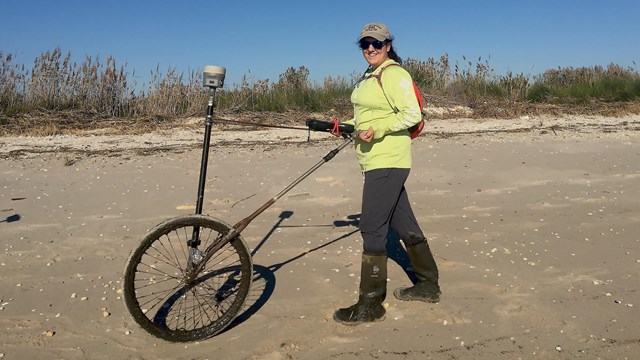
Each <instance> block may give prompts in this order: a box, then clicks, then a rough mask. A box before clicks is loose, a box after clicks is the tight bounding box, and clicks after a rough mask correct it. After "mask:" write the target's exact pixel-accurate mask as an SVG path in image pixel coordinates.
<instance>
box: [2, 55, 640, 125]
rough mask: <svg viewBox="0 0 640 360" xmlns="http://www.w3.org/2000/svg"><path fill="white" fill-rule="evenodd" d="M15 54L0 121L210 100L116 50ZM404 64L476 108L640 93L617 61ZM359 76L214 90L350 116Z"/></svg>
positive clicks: (249, 107) (279, 107) (168, 107)
mask: <svg viewBox="0 0 640 360" xmlns="http://www.w3.org/2000/svg"><path fill="white" fill-rule="evenodd" d="M13 58H14V57H13V56H12V55H11V54H3V52H2V51H1V50H0V127H2V126H6V125H8V124H10V122H11V121H12V118H13V117H15V116H20V115H24V114H29V113H33V112H38V111H53V112H60V111H73V112H76V113H77V112H84V113H86V114H100V115H102V116H104V117H109V118H111V119H113V118H122V119H125V118H126V119H139V118H147V119H149V118H151V119H154V120H156V121H163V120H168V119H175V118H178V117H185V116H195V115H201V114H202V111H203V110H202V109H203V104H206V101H207V97H208V95H207V93H206V91H205V89H204V88H203V87H202V74H201V72H200V71H199V70H194V71H190V72H189V73H188V74H184V73H178V72H177V71H175V70H174V69H168V70H167V71H166V72H162V71H161V70H160V68H159V67H157V68H156V70H155V71H153V72H152V74H151V81H150V82H149V84H147V85H145V86H142V88H141V87H140V86H138V84H136V83H135V82H132V81H131V79H132V78H134V76H135V71H132V72H130V71H129V70H128V69H127V68H126V64H124V65H117V63H116V60H115V59H114V58H113V57H112V56H108V57H107V58H106V59H104V60H102V59H99V58H92V57H89V56H88V57H86V58H85V59H84V60H83V61H82V62H81V63H76V62H74V61H72V57H71V54H70V53H69V52H67V53H66V54H63V52H62V50H61V49H59V48H57V49H54V50H53V51H45V52H43V53H42V54H40V55H39V56H38V57H37V58H36V59H35V61H34V63H33V66H32V68H31V69H28V70H27V69H26V68H25V66H24V64H15V63H14V62H13ZM403 65H404V67H405V68H406V69H407V70H408V71H409V73H411V75H412V76H413V78H414V79H415V80H416V82H417V83H418V85H419V86H420V88H421V90H422V91H423V92H424V93H425V96H426V98H427V100H428V101H429V102H430V103H431V104H439V105H452V104H455V105H464V106H471V107H474V106H479V105H478V104H484V103H487V102H490V103H492V104H494V103H496V102H498V103H501V104H507V103H511V104H520V105H516V107H519V108H520V109H527V108H528V106H529V105H530V104H534V105H535V104H542V105H547V106H551V107H553V106H588V105H589V104H592V103H599V104H605V106H606V104H612V103H620V102H626V103H630V102H631V103H637V102H638V99H639V98H640V73H639V72H638V71H637V70H634V69H633V68H631V67H627V68H624V67H622V66H620V65H616V64H609V65H608V66H606V67H603V66H600V65H596V66H593V67H579V68H571V67H569V68H557V69H550V70H546V71H544V72H543V73H542V74H539V75H535V76H527V75H524V74H513V73H511V72H508V73H507V74H504V75H499V74H496V72H495V71H494V70H493V69H492V68H491V66H490V65H489V63H488V62H487V61H486V60H485V61H482V59H481V58H478V60H477V61H471V60H469V59H467V58H466V57H463V61H462V63H458V62H457V61H456V62H455V63H454V64H451V63H450V60H449V56H448V55H447V54H444V55H442V56H441V57H440V58H439V59H435V58H429V59H426V60H418V59H406V60H405V61H404V64H403ZM634 65H635V63H634ZM359 76H360V74H352V75H351V76H350V77H349V78H344V77H327V78H325V79H324V81H323V82H322V83H321V84H319V83H315V82H311V81H309V70H308V69H307V68H306V67H304V66H301V67H298V68H295V67H290V68H288V69H287V70H286V71H285V72H284V73H282V74H281V75H280V76H279V78H278V80H277V81H270V80H268V79H262V80H261V79H250V78H248V77H247V76H244V77H243V79H242V82H241V83H240V84H239V85H235V86H234V87H233V88H231V89H222V90H221V91H219V92H218V107H219V108H220V109H222V110H225V111H229V112H243V111H251V112H265V111H268V112H279V113H282V112H286V111H301V112H322V113H328V112H332V113H336V114H347V113H349V112H350V111H351V105H350V102H349V96H350V93H351V89H352V84H353V83H354V82H355V80H357V78H358V77H359ZM136 89H138V90H136ZM522 104H525V105H522ZM480 107H481V106H480ZM635 108H637V107H634V109H635ZM93 120H95V117H94V119H93Z"/></svg>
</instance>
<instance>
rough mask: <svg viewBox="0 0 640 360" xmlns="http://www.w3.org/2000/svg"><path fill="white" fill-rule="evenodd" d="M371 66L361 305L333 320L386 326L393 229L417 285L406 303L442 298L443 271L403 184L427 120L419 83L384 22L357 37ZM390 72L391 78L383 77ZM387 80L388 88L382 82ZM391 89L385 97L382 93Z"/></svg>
mask: <svg viewBox="0 0 640 360" xmlns="http://www.w3.org/2000/svg"><path fill="white" fill-rule="evenodd" d="M358 43H359V45H360V48H361V49H362V55H363V56H364V58H365V60H366V61H367V63H368V64H369V68H368V69H367V71H366V72H365V74H364V76H363V77H362V79H361V80H360V81H358V83H357V84H356V86H355V89H354V90H353V93H352V94H351V102H352V103H353V106H354V118H353V119H352V120H349V121H347V123H351V124H353V125H354V126H355V128H356V133H357V136H356V141H355V148H356V156H357V159H358V162H359V163H360V167H361V169H362V172H363V174H364V188H363V194H362V215H361V219H360V232H361V234H362V239H363V248H364V251H363V253H362V265H361V274H360V292H359V297H358V302H357V303H356V304H354V305H352V306H350V307H348V308H344V309H339V310H337V311H336V312H335V314H334V315H333V318H334V319H335V320H336V321H337V322H340V323H342V324H345V325H357V324H361V323H365V322H373V321H382V320H383V319H384V316H385V309H384V306H383V305H382V303H383V301H384V299H385V297H386V293H387V253H386V241H387V231H388V229H389V227H391V228H393V229H394V230H395V231H396V232H397V233H398V234H399V235H400V237H401V239H402V240H403V242H404V243H405V246H406V248H407V253H408V254H409V258H410V260H411V265H412V266H413V269H414V272H415V275H416V278H417V282H416V284H414V285H413V286H412V287H408V288H399V289H396V290H395V291H394V295H395V296H396V298H398V299H400V300H407V301H408V300H419V301H425V302H431V303H435V302H438V301H439V300H440V287H439V286H438V268H437V266H436V263H435V260H434V259H433V255H432V254H431V250H430V249H429V245H428V243H427V240H426V238H425V237H424V234H423V233H422V230H421V229H420V226H419V225H418V222H417V220H416V218H415V216H414V215H413V211H412V210H411V205H410V203H409V198H408V197H407V192H406V190H405V187H404V183H405V181H406V180H407V177H408V176H409V170H410V169H411V139H410V137H409V131H408V130H407V129H408V128H410V127H411V126H413V125H415V124H417V123H418V122H419V121H421V113H420V108H419V105H418V101H417V99H416V96H415V93H414V90H413V82H412V79H411V76H410V75H409V73H408V72H407V71H406V70H404V69H403V68H402V67H400V66H390V67H388V68H386V69H385V67H387V66H389V65H390V64H396V65H399V64H400V62H401V60H400V58H399V57H398V55H397V54H396V52H395V50H394V49H393V37H391V35H390V34H389V30H388V29H387V27H386V26H385V25H384V24H381V23H371V24H367V25H366V26H365V27H364V28H363V29H362V31H361V32H360V37H359V39H358ZM383 69H385V70H384V77H379V74H380V72H381V71H382V70H383ZM378 80H381V83H379V82H378ZM383 86H384V92H383V90H382V87H383Z"/></svg>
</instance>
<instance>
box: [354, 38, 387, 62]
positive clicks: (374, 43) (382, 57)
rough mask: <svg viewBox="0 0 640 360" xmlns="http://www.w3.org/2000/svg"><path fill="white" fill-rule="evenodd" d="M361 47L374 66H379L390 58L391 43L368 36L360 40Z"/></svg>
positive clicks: (366, 58) (363, 53)
mask: <svg viewBox="0 0 640 360" xmlns="http://www.w3.org/2000/svg"><path fill="white" fill-rule="evenodd" d="M367 45H368V46H367ZM360 48H362V55H363V56H364V59H365V60H367V62H368V63H369V65H371V67H372V68H374V69H375V68H377V67H378V66H380V65H381V64H382V63H383V62H385V61H387V60H389V50H390V49H391V43H388V42H382V41H378V40H376V39H374V38H372V37H366V38H363V39H362V40H360Z"/></svg>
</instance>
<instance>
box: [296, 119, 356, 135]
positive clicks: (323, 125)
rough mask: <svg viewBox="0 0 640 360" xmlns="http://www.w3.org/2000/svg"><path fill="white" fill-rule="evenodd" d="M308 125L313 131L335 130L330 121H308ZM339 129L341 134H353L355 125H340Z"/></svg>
mask: <svg viewBox="0 0 640 360" xmlns="http://www.w3.org/2000/svg"><path fill="white" fill-rule="evenodd" d="M306 124H307V127H308V128H309V130H313V131H327V132H330V131H331V130H333V126H334V124H333V123H332V122H330V121H324V120H316V119H307V121H306ZM338 129H339V130H340V132H341V133H345V134H351V133H353V131H354V130H355V128H354V127H353V125H351V124H344V123H338Z"/></svg>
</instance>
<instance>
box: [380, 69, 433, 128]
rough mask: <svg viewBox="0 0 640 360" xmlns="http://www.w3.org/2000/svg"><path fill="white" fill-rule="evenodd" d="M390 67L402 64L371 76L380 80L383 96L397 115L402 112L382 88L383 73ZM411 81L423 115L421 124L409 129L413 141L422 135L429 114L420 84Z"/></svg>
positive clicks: (381, 70)
mask: <svg viewBox="0 0 640 360" xmlns="http://www.w3.org/2000/svg"><path fill="white" fill-rule="evenodd" d="M389 66H400V64H389V65H387V66H384V67H383V68H381V69H380V72H379V73H378V74H377V75H371V76H373V77H375V78H376V79H377V80H378V85H380V89H382V94H384V97H385V99H387V102H388V103H389V106H391V109H393V112H394V113H396V114H397V113H398V112H399V111H400V110H398V108H397V107H395V106H393V105H392V104H391V101H389V98H388V97H387V94H386V93H385V92H384V87H382V72H383V71H384V69H386V68H388V67H389ZM411 81H412V82H413V91H414V92H415V94H416V99H418V105H419V106H420V114H422V118H421V119H420V122H419V123H417V124H415V125H413V126H412V127H410V128H409V136H410V137H411V139H415V138H417V137H418V135H420V133H421V132H422V129H424V122H425V119H426V118H427V114H426V112H425V111H424V98H423V97H422V92H421V91H420V88H418V84H416V82H415V81H413V79H412V80H411Z"/></svg>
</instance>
